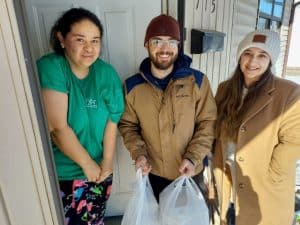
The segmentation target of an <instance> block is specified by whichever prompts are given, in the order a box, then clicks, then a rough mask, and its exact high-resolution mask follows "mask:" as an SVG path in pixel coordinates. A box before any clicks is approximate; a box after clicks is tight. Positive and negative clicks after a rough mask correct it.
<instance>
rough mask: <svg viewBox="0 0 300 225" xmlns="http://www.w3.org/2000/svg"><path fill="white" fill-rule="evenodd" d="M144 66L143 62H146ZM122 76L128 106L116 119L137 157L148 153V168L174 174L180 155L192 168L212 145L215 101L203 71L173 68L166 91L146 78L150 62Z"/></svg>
mask: <svg viewBox="0 0 300 225" xmlns="http://www.w3.org/2000/svg"><path fill="white" fill-rule="evenodd" d="M145 67H147V68H145ZM141 69H142V72H141V73H140V74H137V75H134V76H132V77H130V78H128V79H127V80H126V82H125V91H126V93H125V98H126V108H125V112H124V114H123V116H122V118H121V120H120V123H119V130H120V132H121V134H122V136H123V139H124V144H125V146H126V148H127V149H128V150H129V152H130V154H131V157H132V159H133V160H135V159H136V158H137V157H138V156H139V155H145V156H147V157H148V160H149V161H150V164H151V165H152V171H151V173H153V174H155V175H158V176H161V177H164V178H166V179H170V180H173V179H175V178H177V177H178V176H179V175H180V173H179V171H178V169H179V166H180V164H181V162H182V159H183V158H188V159H190V160H191V161H192V162H193V163H194V164H195V166H196V173H199V172H200V171H201V169H202V167H203V166H202V161H203V158H204V157H205V156H206V155H207V154H208V152H209V151H211V149H212V143H213V140H214V125H215V120H216V104H215V100H214V98H213V95H212V92H211V89H210V85H209V81H208V79H207V77H206V76H204V75H203V74H201V73H200V72H199V71H196V70H193V69H191V68H186V67H184V68H177V69H175V71H173V76H172V79H171V80H170V81H169V84H168V86H167V88H166V90H165V91H163V90H161V89H160V88H159V87H157V86H156V85H155V84H154V83H153V81H151V80H150V78H149V74H148V75H147V73H149V70H150V62H147V63H146V62H145V61H144V70H143V63H142V65H141Z"/></svg>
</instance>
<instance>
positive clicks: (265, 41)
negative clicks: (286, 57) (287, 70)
mask: <svg viewBox="0 0 300 225" xmlns="http://www.w3.org/2000/svg"><path fill="white" fill-rule="evenodd" d="M251 47H255V48H260V49H262V50H264V51H265V52H267V53H268V55H269V56H270V58H271V62H272V64H273V65H274V64H275V63H276V61H277V58H278V56H279V53H280V37H279V34H278V33H276V32H274V31H271V30H255V31H253V32H250V33H249V34H247V35H246V37H245V38H244V39H243V40H242V41H241V42H240V44H239V47H238V50H237V55H236V56H237V61H239V60H240V57H241V54H242V53H243V52H244V51H245V50H246V49H248V48H251Z"/></svg>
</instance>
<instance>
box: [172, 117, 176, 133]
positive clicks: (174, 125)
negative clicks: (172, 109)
mask: <svg viewBox="0 0 300 225" xmlns="http://www.w3.org/2000/svg"><path fill="white" fill-rule="evenodd" d="M175 127H176V123H175V121H174V120H173V127H172V133H173V134H174V131H175Z"/></svg>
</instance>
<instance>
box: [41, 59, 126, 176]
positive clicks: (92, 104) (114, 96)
mask: <svg viewBox="0 0 300 225" xmlns="http://www.w3.org/2000/svg"><path fill="white" fill-rule="evenodd" d="M37 66H38V72H39V77H40V83H41V87H42V89H51V90H55V91H59V92H63V93H66V94H67V95H68V115H67V120H68V124H69V126H70V127H71V128H72V129H73V131H74V133H75V134H76V136H77V138H78V140H79V142H80V143H81V145H82V146H83V147H84V148H85V149H86V150H87V151H88V153H89V154H90V156H91V157H92V158H93V159H94V160H95V162H97V163H99V162H101V160H102V156H103V146H102V145H103V143H102V142H103V136H104V130H105V126H106V123H107V120H108V119H109V120H111V121H112V122H114V123H118V122H119V120H120V117H121V115H122V113H123V111H124V98H123V91H122V84H121V81H120V78H119V76H118V74H117V73H116V71H115V70H114V69H113V67H112V66H111V65H109V64H107V63H105V62H104V61H102V60H100V59H97V60H96V62H94V63H93V64H92V65H91V67H90V70H89V74H88V75H87V76H86V77H85V78H84V79H78V78H77V77H76V76H75V75H74V74H73V72H72V71H71V69H70V65H69V63H68V61H67V60H66V59H65V57H63V56H60V55H57V54H55V53H50V54H48V55H45V56H43V57H42V58H40V59H39V60H38V61H37ZM52 147H53V151H54V159H55V164H56V170H57V174H58V179H59V180H74V179H84V178H85V175H84V173H83V171H82V169H81V168H80V167H79V165H78V164H76V163H75V162H74V161H72V160H71V159H70V158H68V157H67V156H66V155H64V154H63V153H62V151H60V150H59V149H58V148H57V146H56V145H55V144H52Z"/></svg>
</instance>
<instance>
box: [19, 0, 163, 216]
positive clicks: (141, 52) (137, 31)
mask: <svg viewBox="0 0 300 225" xmlns="http://www.w3.org/2000/svg"><path fill="white" fill-rule="evenodd" d="M71 7H84V8H87V9H89V10H91V11H93V12H94V13H95V14H96V15H97V16H98V17H99V18H100V20H101V22H102V24H103V27H104V36H103V48H102V53H101V58H103V59H104V60H105V61H107V62H109V63H111V64H112V65H113V66H114V67H115V68H116V70H117V71H118V72H119V74H120V76H121V78H122V80H124V79H125V78H127V77H128V76H130V75H132V74H135V73H136V72H137V71H138V67H139V64H140V62H141V60H142V59H143V58H144V57H145V56H146V51H145V49H144V46H143V41H144V35H145V30H146V26H147V24H148V23H149V21H150V20H151V19H152V18H153V17H154V16H156V15H158V14H160V12H161V0H151V1H149V0H64V1H61V0H51V1H49V0H25V1H24V5H23V8H24V13H25V17H26V18H27V21H25V22H26V24H27V30H28V35H29V38H30V40H31V41H30V43H32V44H31V51H32V54H33V58H34V59H35V60H36V59H37V58H39V57H40V56H42V55H44V54H45V53H46V52H48V51H50V47H49V33H50V29H51V27H52V25H53V24H54V22H55V20H56V19H57V18H58V16H59V15H61V13H62V12H63V11H65V10H67V9H69V8H71ZM134 179H135V172H134V168H133V166H132V160H131V159H130V157H129V154H128V152H127V151H126V150H125V149H124V146H123V143H122V140H121V137H120V136H119V137H118V144H117V154H116V158H115V167H114V182H113V193H112V196H111V198H110V200H109V203H108V208H107V214H106V215H108V216H112V215H121V214H123V211H124V207H125V206H126V203H127V201H128V198H129V197H130V193H131V190H132V185H133V182H134Z"/></svg>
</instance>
